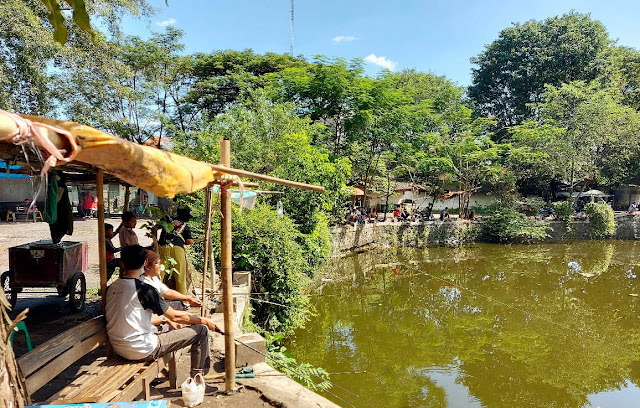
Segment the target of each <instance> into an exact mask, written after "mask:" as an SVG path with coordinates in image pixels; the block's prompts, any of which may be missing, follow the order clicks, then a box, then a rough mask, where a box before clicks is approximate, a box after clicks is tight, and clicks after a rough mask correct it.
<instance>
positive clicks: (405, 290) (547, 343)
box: [287, 241, 640, 408]
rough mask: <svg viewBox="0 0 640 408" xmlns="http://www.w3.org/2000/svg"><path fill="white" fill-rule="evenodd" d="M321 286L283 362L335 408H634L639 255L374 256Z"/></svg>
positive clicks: (563, 247) (592, 248)
mask: <svg viewBox="0 0 640 408" xmlns="http://www.w3.org/2000/svg"><path fill="white" fill-rule="evenodd" d="M321 276H322V277H323V278H322V279H321V282H320V283H319V285H318V288H317V289H316V290H315V292H313V293H312V294H311V296H312V302H313V304H314V306H315V307H316V309H317V316H315V317H314V318H313V319H312V320H311V321H310V322H309V323H308V324H307V327H306V328H305V329H302V330H299V331H298V332H297V333H296V335H295V336H294V337H293V338H292V339H291V340H290V341H289V343H288V344H287V348H288V351H289V352H291V353H292V354H293V355H294V356H295V357H296V358H297V360H298V362H299V363H302V362H304V363H311V364H313V365H316V366H320V367H323V368H325V369H326V370H327V371H329V372H331V373H333V374H332V375H331V381H332V382H333V383H335V384H336V385H337V386H339V387H342V388H344V390H343V389H341V388H339V387H335V386H334V387H333V388H332V389H331V393H333V394H334V395H329V394H324V395H325V396H326V397H327V398H329V399H331V400H333V401H334V402H336V403H337V404H339V405H341V406H343V407H349V406H354V407H358V408H360V407H366V408H374V407H390V408H395V407H455V408H457V407H486V408H493V407H505V408H506V407H509V408H511V407H601V408H605V407H616V408H625V407H638V406H640V388H639V387H640V316H639V313H638V312H639V311H640V299H639V297H638V295H639V294H640V242H635V241H585V242H576V243H569V244H544V245H530V246H524V245H523V246H516V245H514V246H502V245H491V244H477V245H473V246H467V247H462V248H427V249H406V248H405V249H394V250H384V251H383V250H379V251H374V252H368V253H363V254H358V255H353V256H349V257H347V258H342V259H336V260H332V261H330V262H329V263H328V264H327V265H326V269H325V270H323V272H322V275H321ZM345 390H346V391H345ZM351 393H353V394H356V395H357V397H356V396H354V395H353V394H351Z"/></svg>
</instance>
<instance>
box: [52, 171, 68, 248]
mask: <svg viewBox="0 0 640 408" xmlns="http://www.w3.org/2000/svg"><path fill="white" fill-rule="evenodd" d="M51 178H57V179H58V180H56V181H57V188H56V193H57V200H56V201H53V202H54V203H55V205H56V213H57V217H56V221H55V222H54V223H53V224H49V231H50V232H51V240H52V241H53V243H54V244H57V243H58V242H60V240H61V239H62V237H63V236H65V235H71V234H73V210H72V209H71V202H70V201H69V190H68V189H67V184H66V178H65V176H64V173H60V174H56V175H55V176H52V177H51Z"/></svg>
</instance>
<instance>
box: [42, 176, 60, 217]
mask: <svg viewBox="0 0 640 408" xmlns="http://www.w3.org/2000/svg"><path fill="white" fill-rule="evenodd" d="M42 218H43V219H44V221H45V222H46V223H48V224H53V223H55V222H56V220H57V219H58V180H56V176H54V175H51V177H49V183H48V184H47V197H46V199H45V203H44V212H43V213H42Z"/></svg>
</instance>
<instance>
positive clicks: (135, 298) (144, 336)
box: [105, 245, 220, 377]
mask: <svg viewBox="0 0 640 408" xmlns="http://www.w3.org/2000/svg"><path fill="white" fill-rule="evenodd" d="M146 257H147V250H146V249H144V248H143V247H141V246H140V245H131V246H128V247H125V248H123V249H122V251H121V260H122V264H123V266H124V275H123V276H122V278H120V279H118V280H116V281H115V282H114V283H113V284H111V286H109V287H108V288H107V292H106V303H105V315H106V319H107V335H108V336H109V342H110V343H111V346H112V347H113V350H114V351H115V352H116V353H117V354H118V355H120V356H122V357H124V358H126V359H127V360H144V361H147V362H151V361H155V360H156V359H158V358H160V357H162V356H164V355H166V354H168V353H171V352H173V351H176V350H179V349H182V348H184V347H187V346H191V350H190V354H191V376H192V377H193V376H194V375H195V374H197V373H198V372H203V373H205V374H206V373H207V372H208V371H209V368H210V364H211V359H210V355H209V353H210V352H209V330H214V331H220V329H219V328H218V326H216V324H215V323H214V322H213V321H211V320H210V319H207V318H205V317H199V316H194V315H191V314H189V313H187V312H183V311H179V310H175V309H173V308H172V307H170V306H169V305H168V304H167V302H165V300H164V299H163V298H162V297H161V296H160V294H159V293H158V291H157V290H156V289H155V288H154V287H153V286H151V285H149V284H148V283H144V282H142V281H141V280H140V279H139V277H140V273H141V271H142V267H143V265H144V263H145V260H146ZM154 313H155V314H156V315H158V316H159V317H156V318H152V316H153V314H154ZM160 316H161V317H160ZM164 319H169V320H171V321H173V322H176V323H180V324H190V325H191V326H188V327H183V328H180V329H177V330H172V331H170V332H167V333H161V334H156V329H155V327H154V324H161V323H163V322H162V320H164Z"/></svg>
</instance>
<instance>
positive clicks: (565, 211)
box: [552, 201, 573, 232]
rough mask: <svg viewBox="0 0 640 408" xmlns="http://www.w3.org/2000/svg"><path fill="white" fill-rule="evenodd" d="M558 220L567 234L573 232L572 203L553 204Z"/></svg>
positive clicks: (560, 202) (558, 202) (559, 202)
mask: <svg viewBox="0 0 640 408" xmlns="http://www.w3.org/2000/svg"><path fill="white" fill-rule="evenodd" d="M552 206H553V212H554V214H555V215H556V219H557V220H558V221H561V222H562V226H563V227H564V230H565V231H566V232H571V217H573V206H572V205H571V202H570V201H557V202H555V203H553V204H552Z"/></svg>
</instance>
